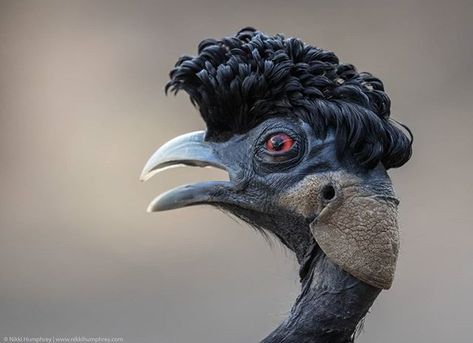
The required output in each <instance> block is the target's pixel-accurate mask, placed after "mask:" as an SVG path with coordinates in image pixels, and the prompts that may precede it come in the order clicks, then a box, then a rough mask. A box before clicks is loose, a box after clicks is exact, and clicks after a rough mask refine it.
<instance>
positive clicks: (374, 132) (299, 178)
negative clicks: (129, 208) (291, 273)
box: [142, 28, 412, 289]
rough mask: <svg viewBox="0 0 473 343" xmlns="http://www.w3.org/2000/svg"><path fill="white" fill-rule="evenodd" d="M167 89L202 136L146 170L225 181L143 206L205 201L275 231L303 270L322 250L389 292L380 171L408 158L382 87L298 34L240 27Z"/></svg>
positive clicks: (388, 233)
mask: <svg viewBox="0 0 473 343" xmlns="http://www.w3.org/2000/svg"><path fill="white" fill-rule="evenodd" d="M170 78H171V80H170V81H169V83H168V84H167V86H166V91H167V92H168V91H171V92H175V93H177V92H178V91H179V90H183V91H185V92H187V93H188V94H189V96H190V99H191V101H192V103H193V104H194V105H195V106H196V107H197V108H198V110H199V111H200V113H201V115H202V117H203V119H204V121H205V123H206V126H207V130H206V131H197V132H192V133H189V134H185V135H182V136H179V137H177V138H174V139H172V140H171V141H169V142H168V143H166V144H164V145H163V146H162V147H160V148H159V149H158V150H157V151H156V152H155V153H154V154H153V155H152V157H151V158H150V159H149V161H148V162H147V164H146V166H145V167H144V170H143V173H142V179H143V180H146V179H148V178H150V177H151V176H153V175H154V174H156V173H157V172H159V171H162V170H164V169H166V168H168V167H172V166H176V165H188V166H198V167H207V166H212V167H216V168H220V169H224V170H226V171H227V172H228V175H229V180H228V181H208V182H200V183H195V184H190V185H185V186H181V187H178V188H175V189H173V190H170V191H168V192H166V193H164V194H162V195H160V196H158V197H157V198H156V199H155V200H154V201H153V202H152V203H151V204H150V206H149V208H148V210H149V211H164V210H171V209H176V208H182V207H186V206H193V205H201V204H208V205H213V206H216V207H218V208H221V209H223V210H225V211H228V212H230V213H232V214H233V215H235V216H237V217H239V218H241V219H243V220H244V221H246V222H248V223H249V224H251V225H253V226H255V227H257V228H258V229H261V230H263V231H264V232H268V233H271V234H273V235H275V236H276V237H278V238H279V239H280V240H281V242H282V243H283V244H284V245H286V246H287V247H288V248H289V249H291V250H293V251H294V252H295V253H296V255H297V258H298V260H299V262H300V263H301V264H302V265H303V264H304V261H306V260H307V259H308V256H309V255H310V253H311V251H314V249H318V250H320V251H321V252H322V253H323V254H325V255H326V256H327V257H328V259H329V260H330V261H331V262H333V263H334V264H335V265H336V266H338V267H339V268H341V269H342V270H343V271H345V272H347V273H349V274H350V275H352V276H354V277H355V278H357V279H358V280H361V281H362V282H364V283H366V284H368V285H371V286H373V287H376V288H379V289H382V288H389V287H390V286H391V284H392V281H393V277H394V270H395V265H396V260H397V254H398V249H399V236H398V226H397V212H396V210H397V205H398V200H397V198H396V196H395V194H394V191H393V188H392V184H391V181H390V179H389V176H388V174H387V172H386V171H387V170H388V169H389V168H394V167H399V166H401V165H403V164H404V163H405V162H407V160H408V159H409V158H410V155H411V141H412V137H411V136H410V132H409V130H408V129H407V128H406V127H404V126H403V125H401V124H398V123H397V122H395V121H393V120H392V119H390V101H389V98H388V97H387V95H386V94H385V92H384V88H383V84H382V82H381V81H380V80H379V79H377V78H376V77H374V76H372V75H371V74H369V73H359V72H357V70H356V69H355V67H354V66H352V65H350V64H341V63H339V60H338V58H337V57H336V56H335V55H334V54H333V53H332V52H329V51H325V50H322V49H319V48H317V47H313V46H310V45H306V44H305V43H303V42H302V41H301V40H299V39H296V38H289V39H287V38H285V37H284V36H282V35H276V36H267V35H265V34H263V33H261V32H259V31H257V30H255V29H252V28H245V29H243V30H241V31H240V32H239V33H237V34H236V35H235V36H233V37H227V38H224V39H222V40H213V39H207V40H204V41H202V42H201V43H200V44H199V47H198V54H197V56H183V57H181V58H180V59H179V60H178V62H177V63H176V66H175V68H174V69H173V70H172V71H171V73H170Z"/></svg>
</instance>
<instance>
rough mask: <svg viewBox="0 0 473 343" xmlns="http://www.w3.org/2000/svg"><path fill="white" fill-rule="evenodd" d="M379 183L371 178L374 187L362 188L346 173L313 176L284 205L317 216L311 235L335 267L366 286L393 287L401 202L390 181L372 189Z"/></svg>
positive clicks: (292, 191)
mask: <svg viewBox="0 0 473 343" xmlns="http://www.w3.org/2000/svg"><path fill="white" fill-rule="evenodd" d="M376 182H377V178H376V177H372V180H371V183H370V185H363V180H362V179H360V178H359V177H357V176H352V175H350V174H348V173H346V172H342V171H338V172H328V173H324V174H321V175H317V176H313V175H312V176H308V177H306V178H305V179H304V180H302V181H301V182H300V183H299V184H297V186H296V187H295V188H294V189H290V190H289V191H288V192H287V193H284V194H283V196H282V197H281V200H280V201H281V204H282V205H283V206H287V207H291V208H293V210H294V211H296V212H300V213H301V214H302V215H304V216H305V217H307V218H310V217H311V216H313V217H315V219H314V220H313V221H312V222H311V224H310V229H311V232H312V234H313V236H314V238H315V240H316V242H317V244H318V245H319V246H320V248H321V249H322V250H323V251H324V253H325V254H326V255H327V256H328V257H329V258H330V259H331V260H332V261H333V262H334V263H335V264H337V265H338V266H340V267H341V268H342V269H343V270H345V271H346V272H348V273H350V274H352V275H353V276H355V277H357V278H359V279H360V280H362V281H364V282H366V283H367V284H370V285H372V286H374V287H378V288H384V289H388V288H390V287H391V284H392V282H393V279H394V271H395V267H396V261H397V255H398V252H399V229H398V224H397V199H396V198H394V194H393V191H392V189H391V186H390V184H389V183H386V180H383V181H382V182H383V183H384V185H380V186H379V187H377V189H376V190H373V185H374V184H375V183H376ZM378 182H379V181H378ZM326 192H330V193H329V194H327V193H326ZM326 197H330V199H329V200H328V199H326Z"/></svg>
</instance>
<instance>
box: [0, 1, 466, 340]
mask: <svg viewBox="0 0 473 343" xmlns="http://www.w3.org/2000/svg"><path fill="white" fill-rule="evenodd" d="M248 25H251V26H255V27H257V28H259V29H260V30H262V31H265V32H266V33H270V34H275V33H279V32H282V33H285V34H287V35H288V36H297V37H300V38H302V39H304V40H305V41H306V42H308V43H313V44H315V45H317V46H320V47H323V48H324V49H329V50H333V51H335V52H336V53H337V55H338V56H339V57H340V58H341V60H342V61H344V62H350V63H353V64H355V65H357V66H358V69H359V70H364V71H370V72H372V73H374V74H375V75H377V76H379V77H380V78H381V79H382V80H384V82H385V85H386V88H387V90H388V93H389V94H390V96H391V98H392V101H393V111H392V112H393V117H394V118H396V119H398V120H400V121H402V122H404V123H406V124H407V125H409V127H410V128H411V129H412V130H413V132H414V134H415V144H414V156H413V158H412V160H411V161H410V162H409V163H408V164H407V165H406V166H404V167H402V168H400V169H399V170H392V171H391V176H392V178H393V180H394V183H395V185H396V188H397V192H398V195H399V196H400V198H401V201H402V202H401V207H400V218H401V225H402V251H401V255H400V260H399V265H398V270H397V277H396V280H395V283H394V287H393V288H392V289H391V290H390V291H387V292H383V293H382V295H381V296H380V297H379V299H378V301H377V302H376V303H375V305H374V307H373V309H372V311H371V313H370V314H369V315H368V317H367V320H366V324H365V330H364V333H363V334H362V335H361V336H360V338H359V340H358V342H360V343H370V342H373V343H374V342H383V343H391V342H392V343H394V342H396V343H397V342H417V343H421V342H429V343H432V342H471V339H472V338H471V337H472V323H473V316H472V312H471V309H472V308H473V294H472V290H473V268H472V260H473V220H472V215H473V209H472V206H471V204H472V202H473V195H472V194H473V182H472V179H471V170H472V167H473V161H472V155H473V152H472V151H473V114H472V97H473V83H472V77H473V75H472V74H473V72H472V70H473V69H472V67H471V63H472V61H473V43H472V42H473V41H472V37H473V2H472V1H428V0H426V1H420V0H419V1H338V0H330V1H313V0H312V1H279V0H275V1H260V2H257V1H246V0H242V1H190V0H188V1H182V0H173V1H171V0H169V1H168V0H166V1H164V0H163V1H149V2H148V1H126V2H123V1H55V2H53V1H1V2H0V140H1V143H0V166H1V167H0V189H1V193H0V204H1V206H0V237H1V238H0V280H1V281H0V336H30V337H38V336H43V337H50V336H88V337H94V336H102V337H123V338H124V340H125V342H133V343H144V342H158V343H174V342H229V343H237V342H255V341H257V340H258V339H261V338H263V337H264V336H265V335H266V334H268V333H269V332H270V331H271V330H272V329H273V328H274V327H275V326H276V325H277V324H278V323H279V322H280V321H281V320H282V319H283V318H284V317H285V315H286V314H287V312H288V310H289V308H290V306H291V304H292V303H293V301H294V299H295V297H296V295H297V294H298V282H297V266H296V263H295V261H294V258H293V257H292V256H291V254H290V253H288V252H286V251H284V249H283V248H281V247H280V246H279V245H278V244H275V245H274V247H273V248H270V247H269V246H268V244H267V242H266V241H265V240H264V239H263V238H262V237H261V236H260V235H258V234H257V233H255V232H254V230H252V229H250V228H248V227H247V226H246V225H245V224H241V223H238V222H236V221H234V220H232V219H231V218H229V217H227V216H226V215H225V214H223V213H221V212H219V211H217V210H214V209H212V208H210V207H194V208H188V209H183V210H178V211H171V212H166V213H160V214H147V213H145V208H146V206H147V204H148V202H149V201H150V200H151V199H152V198H153V197H154V196H155V195H157V194H158V193H160V192H162V191H165V190H167V189H169V188H171V187H174V186H176V185H179V184H182V183H187V182H192V181H197V180H199V181H200V180H203V179H215V178H219V179H220V178H225V177H226V176H225V174H224V173H222V172H218V171H215V170H208V169H205V170H201V169H195V168H194V169H185V168H184V169H173V170H172V171H168V172H165V173H163V174H161V175H160V176H159V177H157V178H153V179H152V180H151V181H149V182H148V183H146V184H142V183H140V182H139V181H138V176H139V174H140V171H141V168H142V167H143V165H144V162H145V161H146V160H147V158H148V157H149V155H150V154H151V153H152V152H153V151H154V150H155V148H157V147H158V146H159V145H160V144H162V143H164V142H165V141H167V140H168V139H170V138H172V137H174V136H176V135H178V134H181V133H185V132H188V131H192V130H197V129H202V128H203V127H204V125H203V122H202V120H201V119H200V117H199V115H198V113H197V111H196V110H195V109H194V108H193V107H192V106H191V104H190V103H189V101H188V99H187V97H186V96H185V95H183V94H182V95H180V96H178V97H176V98H174V97H165V96H164V93H163V86H164V84H165V82H166V81H167V77H168V76H167V75H168V72H169V70H170V69H171V68H172V66H173V64H174V63H175V61H176V59H177V57H178V56H180V55H181V54H184V53H191V54H192V53H195V52H196V46H197V43H198V42H199V41H200V40H201V39H203V38H207V37H215V38H221V37H223V36H225V35H231V34H233V33H235V32H236V31H238V29H240V28H242V27H244V26H248ZM0 338H1V337H0Z"/></svg>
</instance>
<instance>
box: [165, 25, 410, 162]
mask: <svg viewBox="0 0 473 343" xmlns="http://www.w3.org/2000/svg"><path fill="white" fill-rule="evenodd" d="M170 77H171V80H170V81H169V82H168V84H167V85H166V93H167V92H168V91H172V92H174V93H177V92H178V91H179V90H184V91H186V92H187V93H188V94H189V96H190V98H191V101H192V103H193V104H194V105H195V106H196V107H197V108H198V109H199V111H200V113H201V115H202V117H203V119H204V121H205V122H206V125H207V128H208V138H209V139H215V140H218V139H225V137H228V135H229V134H235V133H244V132H247V131H248V130H250V129H251V128H253V127H255V126H256V125H258V124H259V123H261V122H262V121H264V120H265V119H267V118H268V117H272V116H295V117H298V118H301V119H302V120H304V121H306V122H307V123H309V124H310V125H311V126H312V127H313V129H314V131H315V133H316V134H318V135H320V136H322V137H325V135H326V134H327V131H328V130H333V131H334V132H335V133H336V138H337V150H338V153H339V155H340V156H343V155H345V154H346V153H350V154H351V155H352V156H354V157H355V159H356V160H357V161H358V163H359V164H360V165H362V166H366V167H368V168H373V167H375V166H376V165H377V164H378V163H380V162H381V163H383V165H384V166H385V168H386V169H389V168H395V167H400V166H402V165H403V164H404V163H406V162H407V161H408V160H409V158H410V157H411V153H412V134H411V132H410V130H409V129H408V128H407V127H406V126H404V125H402V124H399V123H397V122H396V121H393V120H392V119H390V118H389V116H390V106H391V104H390V100H389V97H388V96H387V94H386V93H385V92H384V86H383V83H382V82H381V80H379V79H378V78H376V77H374V76H373V75H371V74H369V73H363V72H360V73H359V72H358V71H357V70H356V68H355V67H354V66H353V65H351V64H340V63H339V60H338V58H337V56H335V54H334V53H333V52H330V51H325V50H322V49H319V48H317V47H314V46H311V45H306V44H305V43H304V42H302V41H301V40H299V39H297V38H285V37H284V36H283V35H280V34H278V35H275V36H267V35H265V34H263V33H262V32H259V31H257V30H255V29H253V28H250V27H247V28H244V29H242V30H240V31H239V32H238V33H237V34H236V36H234V37H226V38H223V39H221V40H215V39H205V40H203V41H202V42H201V43H200V44H199V46H198V55H197V56H182V57H181V58H179V60H178V61H177V63H176V66H175V68H174V69H173V70H172V71H171V73H170Z"/></svg>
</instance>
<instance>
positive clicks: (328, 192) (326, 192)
mask: <svg viewBox="0 0 473 343" xmlns="http://www.w3.org/2000/svg"><path fill="white" fill-rule="evenodd" d="M322 198H323V199H324V200H328V201H329V200H332V199H333V198H335V188H334V187H333V186H332V185H325V186H324V188H323V189H322Z"/></svg>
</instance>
